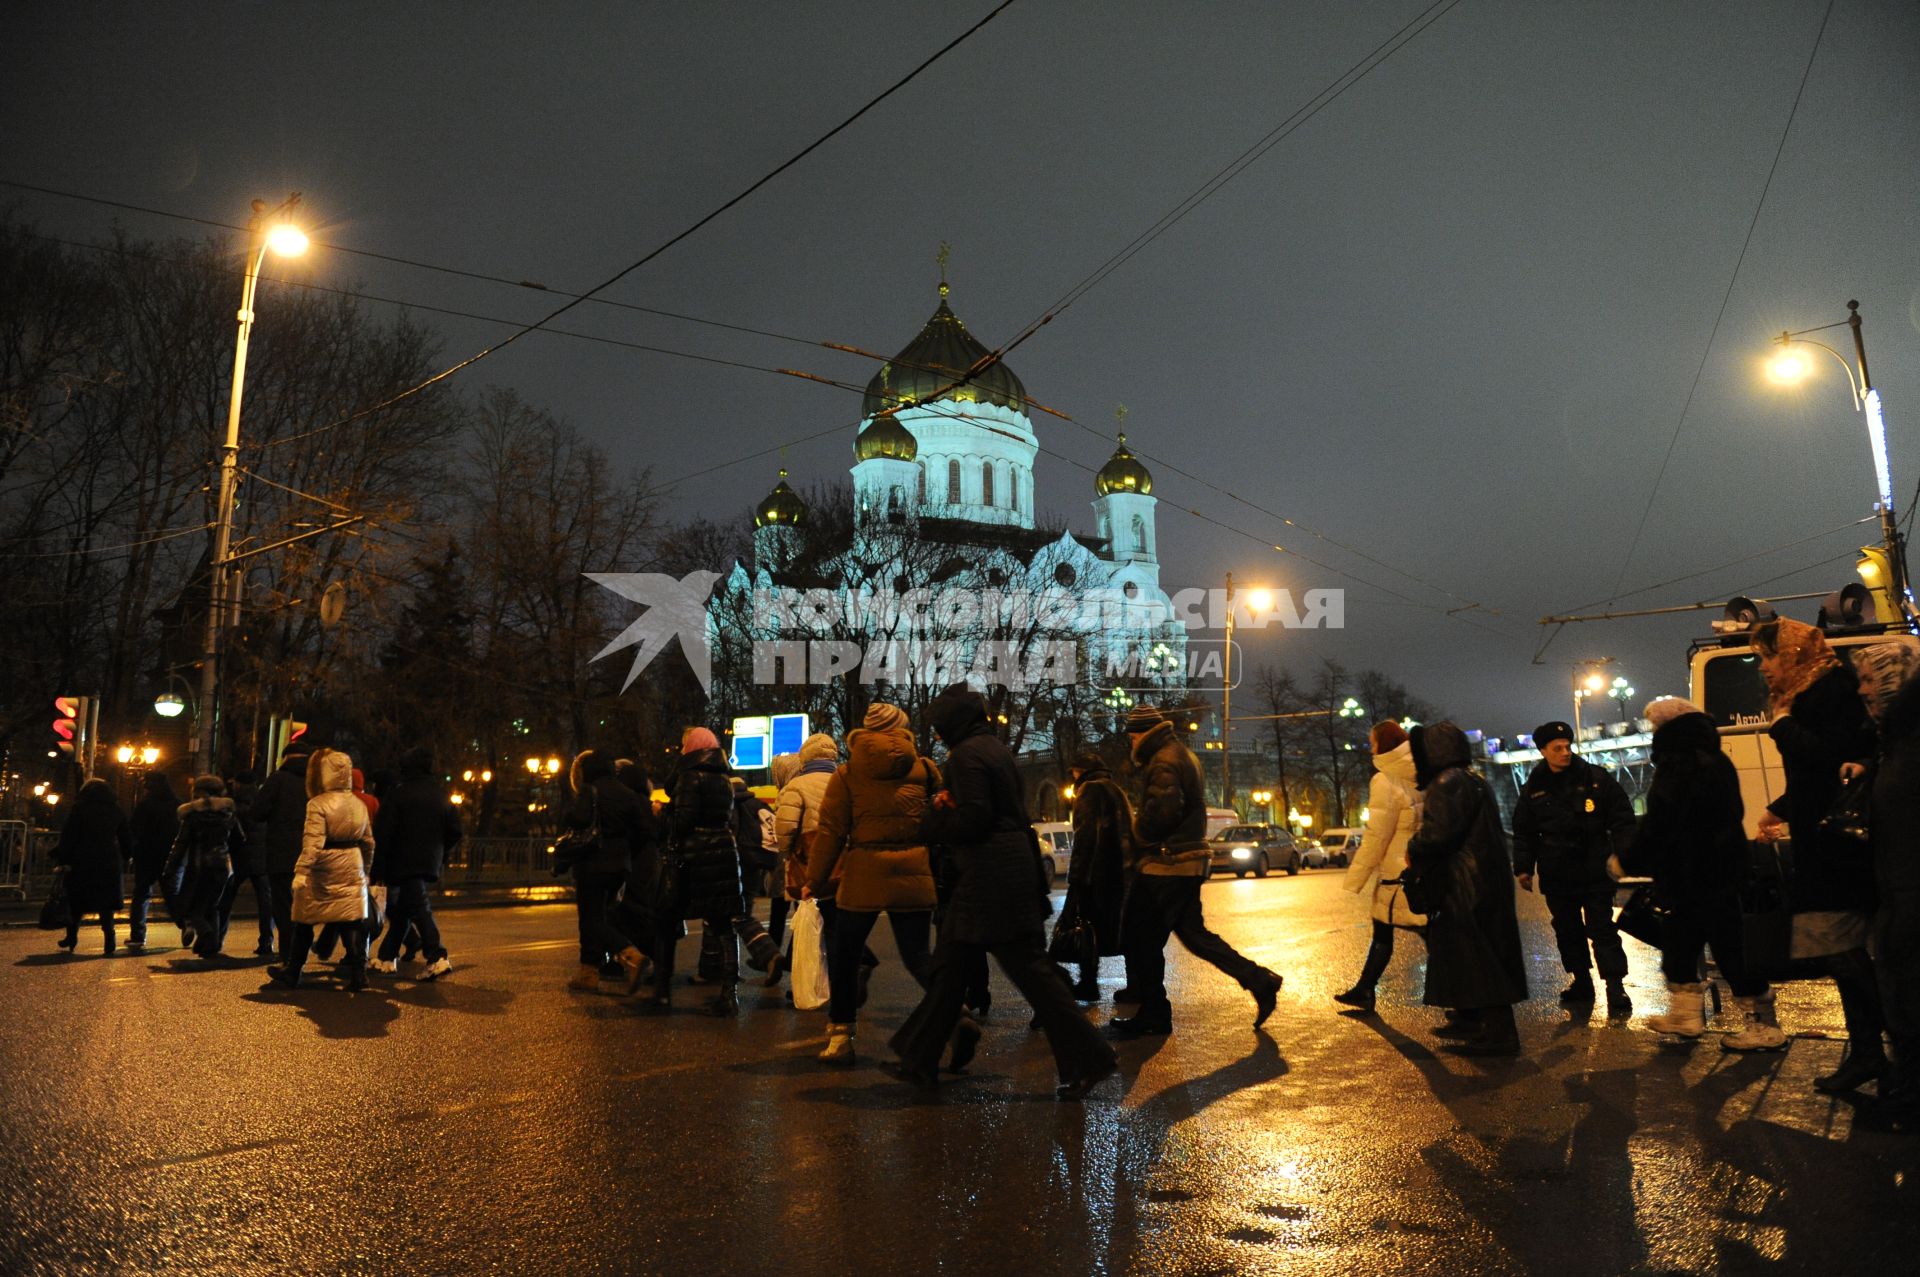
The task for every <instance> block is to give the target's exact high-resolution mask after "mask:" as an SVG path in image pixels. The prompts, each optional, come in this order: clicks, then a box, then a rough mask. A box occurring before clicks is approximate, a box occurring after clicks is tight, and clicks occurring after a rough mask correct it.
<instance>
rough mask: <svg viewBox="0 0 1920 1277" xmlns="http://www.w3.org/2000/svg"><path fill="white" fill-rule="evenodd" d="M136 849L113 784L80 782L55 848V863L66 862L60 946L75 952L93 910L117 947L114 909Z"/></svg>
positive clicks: (109, 945)
mask: <svg viewBox="0 0 1920 1277" xmlns="http://www.w3.org/2000/svg"><path fill="white" fill-rule="evenodd" d="M132 854H133V835H132V831H131V829H130V827H129V825H128V823H127V814H126V813H125V812H123V811H121V810H120V804H119V803H117V802H115V801H114V800H113V787H112V786H110V785H108V784H107V782H106V781H104V780H101V779H99V778H98V777H95V778H94V779H92V780H90V781H88V782H87V783H86V784H84V785H82V786H80V793H79V794H78V795H77V796H76V797H75V798H74V801H73V810H72V812H70V813H69V814H68V815H67V823H66V824H65V825H63V826H61V829H60V841H59V843H58V845H56V846H55V847H54V851H53V860H54V863H55V864H57V865H63V866H65V867H66V874H67V882H66V886H67V909H68V914H67V934H66V936H65V937H64V938H63V939H62V940H61V941H60V947H61V948H62V949H65V950H66V951H67V952H69V953H71V952H73V950H74V947H75V946H76V945H78V944H79V943H80V919H81V918H83V917H84V916H86V915H87V914H94V915H96V916H97V917H98V918H99V919H100V930H101V931H102V932H103V933H104V934H105V936H106V952H107V953H112V952H113V951H114V949H115V947H116V945H115V940H114V934H113V915H114V912H115V911H116V910H118V909H119V908H120V878H121V875H122V874H124V873H125V872H126V859H127V857H128V856H130V855H132Z"/></svg>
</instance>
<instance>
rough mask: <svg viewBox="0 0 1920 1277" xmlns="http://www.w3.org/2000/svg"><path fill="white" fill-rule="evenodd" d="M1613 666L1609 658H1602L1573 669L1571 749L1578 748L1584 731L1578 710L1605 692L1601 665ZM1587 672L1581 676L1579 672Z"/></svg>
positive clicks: (1604, 679) (1605, 679)
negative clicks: (1592, 698) (1588, 700)
mask: <svg viewBox="0 0 1920 1277" xmlns="http://www.w3.org/2000/svg"><path fill="white" fill-rule="evenodd" d="M1611 664H1613V658H1612V657H1611V656H1603V657H1601V658H1600V659H1599V660H1597V661H1583V662H1581V663H1580V664H1578V665H1575V666H1574V667H1573V748H1574V749H1575V750H1578V749H1579V748H1580V737H1581V733H1582V732H1583V731H1584V730H1585V729H1584V728H1583V727H1582V726H1581V723H1580V708H1581V706H1582V705H1584V704H1585V703H1586V701H1587V699H1588V698H1589V697H1594V696H1598V695H1600V693H1602V692H1604V691H1606V690H1607V676H1606V675H1605V674H1602V673H1601V672H1600V667H1601V666H1602V665H1611ZM1582 670H1585V671H1587V672H1586V673H1585V674H1582V673H1581V672H1580V671H1582Z"/></svg>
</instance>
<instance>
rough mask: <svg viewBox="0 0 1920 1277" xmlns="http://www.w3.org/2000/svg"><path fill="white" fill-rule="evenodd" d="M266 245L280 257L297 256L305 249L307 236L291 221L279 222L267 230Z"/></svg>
mask: <svg viewBox="0 0 1920 1277" xmlns="http://www.w3.org/2000/svg"><path fill="white" fill-rule="evenodd" d="M267 247H268V248H270V249H272V250H273V251H274V252H275V253H277V254H279V255H280V256H281V257H298V256H300V254H302V253H304V252H306V251H307V237H306V235H305V233H303V232H302V231H301V229H300V228H299V227H298V226H295V225H294V224H293V223H291V222H281V223H280V224H279V225H278V226H276V227H274V228H273V229H272V230H270V231H268V232H267Z"/></svg>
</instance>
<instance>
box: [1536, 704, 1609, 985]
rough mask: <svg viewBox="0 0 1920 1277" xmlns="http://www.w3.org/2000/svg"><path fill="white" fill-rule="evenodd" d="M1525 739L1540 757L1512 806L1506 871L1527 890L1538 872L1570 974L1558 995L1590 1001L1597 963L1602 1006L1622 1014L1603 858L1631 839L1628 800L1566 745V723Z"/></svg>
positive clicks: (1570, 739)
mask: <svg viewBox="0 0 1920 1277" xmlns="http://www.w3.org/2000/svg"><path fill="white" fill-rule="evenodd" d="M1533 744H1534V748H1536V749H1538V750H1539V751H1540V762H1539V764H1538V765H1537V766H1535V767H1534V769H1533V772H1532V774H1531V775H1529V776H1528V777H1527V781H1526V784H1524V785H1522V786H1521V787H1520V801H1519V803H1518V805H1517V806H1515V808H1514V811H1513V869H1514V876H1515V877H1516V878H1518V879H1519V881H1520V886H1521V889H1522V890H1525V891H1532V890H1533V878H1534V874H1535V872H1536V871H1537V872H1538V873H1539V875H1540V892H1541V894H1542V895H1544V896H1546V898H1547V913H1548V915H1549V916H1550V917H1551V918H1552V919H1553V938H1554V941H1555V943H1556V944H1557V945H1558V946H1559V949H1560V965H1561V966H1563V967H1565V968H1566V971H1567V974H1568V975H1569V976H1571V977H1572V981H1571V983H1569V984H1568V985H1567V987H1566V989H1564V990H1563V991H1562V992H1561V994H1560V1000H1561V1001H1562V1002H1565V1003H1569V1004H1577V1005H1583V1006H1584V1005H1588V1004H1591V1003H1592V1002H1593V976H1592V973H1591V968H1592V967H1595V966H1597V967H1599V968H1600V978H1601V979H1602V980H1604V981H1606V985H1607V1014H1608V1015H1611V1016H1626V1015H1629V1014H1631V1013H1632V1011H1633V1003H1632V1001H1631V1000H1629V998H1628V997H1627V986H1626V978H1627V951H1626V949H1625V948H1624V947H1623V946H1622V945H1621V943H1620V932H1619V929H1618V928H1616V927H1615V926H1614V922H1613V880H1612V879H1611V878H1609V877H1608V876H1607V858H1608V857H1609V856H1614V855H1617V854H1619V853H1620V852H1622V851H1624V850H1626V848H1627V845H1628V843H1630V842H1631V841H1632V839H1633V828H1634V818H1633V802H1632V800H1631V799H1629V798H1628V797H1627V791H1626V790H1624V789H1622V788H1621V787H1620V782H1619V781H1617V780H1615V779H1614V778H1613V776H1612V775H1611V774H1610V773H1609V772H1608V771H1607V770H1606V769H1605V768H1604V767H1595V766H1594V765H1593V764H1592V763H1589V762H1588V761H1587V760H1586V759H1584V758H1582V757H1580V756H1579V755H1578V754H1576V753H1574V752H1573V728H1572V727H1570V726H1568V725H1567V724H1566V723H1563V722H1558V721H1555V722H1551V723H1542V724H1541V725H1540V726H1539V727H1536V728H1534V729H1533ZM1589 945H1591V946H1592V949H1593V957H1592V959H1591V960H1589V959H1588V957H1587V949H1588V946H1589Z"/></svg>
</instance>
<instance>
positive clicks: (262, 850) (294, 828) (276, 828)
mask: <svg viewBox="0 0 1920 1277" xmlns="http://www.w3.org/2000/svg"><path fill="white" fill-rule="evenodd" d="M248 814H249V815H250V816H251V817H252V820H253V826H254V830H255V833H256V837H255V839H254V855H255V857H256V859H255V868H256V870H257V871H258V872H260V873H264V874H265V875H266V876H267V884H268V887H269V889H270V891H271V894H272V896H273V925H274V929H275V931H277V932H278V933H279V941H280V962H281V964H282V965H285V964H287V963H289V962H291V961H292V958H293V952H292V948H291V945H292V943H293V866H294V864H295V863H296V862H298V861H299V859H300V839H301V836H302V835H303V834H304V833H305V832H306V828H307V756H306V754H305V753H295V752H294V751H292V750H288V751H287V752H286V753H285V754H282V755H281V756H280V770H278V771H276V772H274V774H273V775H271V776H269V777H267V779H266V783H265V784H263V785H261V786H260V792H259V793H257V794H255V795H254V796H253V808H252V810H251V811H250V812H249V813H248Z"/></svg>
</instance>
